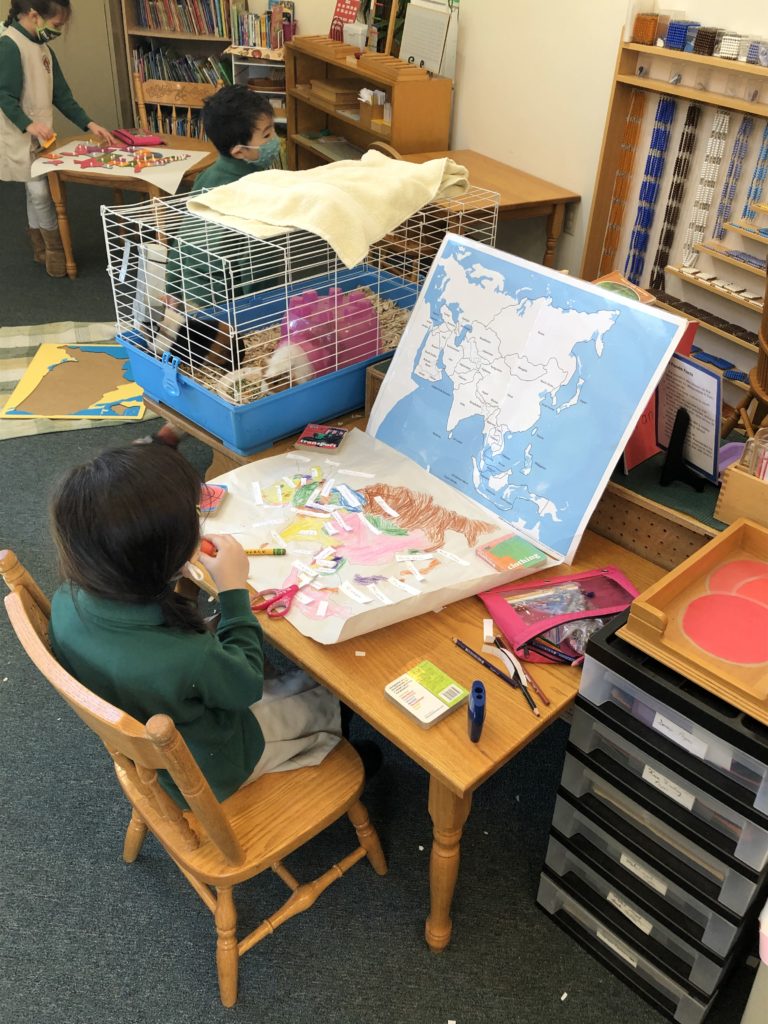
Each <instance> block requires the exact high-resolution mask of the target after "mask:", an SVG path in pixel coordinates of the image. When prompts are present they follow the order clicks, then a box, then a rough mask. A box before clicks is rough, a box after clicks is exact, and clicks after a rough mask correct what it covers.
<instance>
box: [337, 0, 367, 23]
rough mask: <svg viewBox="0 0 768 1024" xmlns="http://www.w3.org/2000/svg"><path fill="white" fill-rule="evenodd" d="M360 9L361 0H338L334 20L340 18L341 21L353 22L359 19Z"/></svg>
mask: <svg viewBox="0 0 768 1024" xmlns="http://www.w3.org/2000/svg"><path fill="white" fill-rule="evenodd" d="M359 10H360V0H336V10H335V11H334V12H333V21H335V20H336V19H337V18H338V19H339V21H343V22H346V23H347V24H351V23H352V22H353V21H357V15H358V12H359Z"/></svg>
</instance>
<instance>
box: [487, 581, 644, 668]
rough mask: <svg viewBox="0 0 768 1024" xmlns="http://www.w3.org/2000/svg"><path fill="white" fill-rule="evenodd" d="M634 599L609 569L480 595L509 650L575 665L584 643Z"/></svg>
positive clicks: (626, 585) (528, 657) (634, 593)
mask: <svg viewBox="0 0 768 1024" xmlns="http://www.w3.org/2000/svg"><path fill="white" fill-rule="evenodd" d="M636 597H637V590H635V588H634V587H633V586H632V584H631V583H630V581H629V580H628V579H627V577H626V576H625V575H624V574H623V573H622V572H620V571H619V570H618V569H617V568H615V567H614V566H612V565H609V566H606V567H605V568H604V569H591V570H590V571H589V572H581V573H576V574H575V575H573V576H558V577H557V578H550V579H542V578H541V577H538V578H537V579H536V581H535V582H528V583H511V584H507V585H503V586H500V587H495V588H494V589H493V590H487V591H486V592H485V593H484V594H480V599H481V600H482V601H483V603H484V604H485V606H486V608H487V609H488V611H489V613H490V615H491V617H492V618H493V621H494V622H495V623H496V625H497V626H498V628H499V629H500V630H501V632H502V633H503V634H504V638H505V639H506V641H507V644H508V645H509V647H510V648H511V649H512V650H513V651H514V653H515V654H516V655H517V656H518V657H519V658H522V659H523V660H525V661H538V662H546V663H547V664H563V665H579V664H581V662H582V660H583V658H584V648H585V647H586V644H587V640H588V639H589V637H590V636H591V635H592V633H594V632H595V631H596V630H598V629H600V628H601V627H602V626H603V625H604V624H605V623H606V622H607V621H608V619H610V618H611V617H612V616H613V615H618V614H619V612H623V611H624V610H625V609H626V608H628V607H629V605H630V604H631V603H632V601H633V600H634V598H636Z"/></svg>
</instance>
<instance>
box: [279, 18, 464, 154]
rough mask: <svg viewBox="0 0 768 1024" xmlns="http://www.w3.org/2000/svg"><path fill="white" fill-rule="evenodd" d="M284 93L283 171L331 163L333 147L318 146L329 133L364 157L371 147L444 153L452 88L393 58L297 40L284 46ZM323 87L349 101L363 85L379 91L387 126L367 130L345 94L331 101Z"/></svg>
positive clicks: (319, 40)
mask: <svg viewBox="0 0 768 1024" xmlns="http://www.w3.org/2000/svg"><path fill="white" fill-rule="evenodd" d="M285 66H286V88H287V94H288V101H287V112H288V166H289V167H290V168H291V169H292V170H307V169H308V168H310V167H317V166H318V165H319V164H322V163H328V162H331V161H333V160H334V159H338V157H337V156H335V155H334V152H333V149H332V148H331V147H328V146H323V145H322V142H321V144H320V145H318V140H322V139H323V138H324V137H328V136H329V135H330V136H331V137H332V138H334V139H337V138H338V140H340V141H343V142H345V143H347V144H348V145H349V146H350V147H354V148H356V149H358V150H359V151H361V152H363V151H365V150H367V149H368V148H369V147H370V145H371V144H372V143H373V142H383V143H387V144H388V145H389V146H391V147H393V148H394V149H396V150H397V151H398V152H399V153H401V154H403V155H406V154H408V153H424V152H433V151H436V150H444V149H448V139H449V135H450V121H451V100H452V92H453V83H452V82H451V80H450V79H448V78H439V77H437V76H430V75H429V74H428V73H427V72H426V71H424V70H423V69H421V68H416V67H413V66H412V65H409V64H406V63H405V62H404V61H401V60H398V59H397V58H395V57H389V56H386V55H384V54H380V53H370V52H364V53H363V54H362V56H359V55H358V56H356V50H355V47H353V46H348V45H346V44H344V43H338V42H334V41H332V40H330V39H328V38H326V37H325V36H299V37H298V38H296V39H294V40H293V41H292V42H290V43H288V44H287V45H286V47H285ZM313 81H314V82H318V83H320V84H321V85H322V84H323V83H328V85H329V86H331V87H332V88H331V91H332V89H333V88H336V89H339V90H340V91H341V90H342V87H343V86H344V85H345V84H346V83H349V89H348V93H349V94H350V96H351V95H352V94H355V95H356V93H357V92H358V90H359V89H360V88H362V87H366V88H368V89H374V90H381V91H383V92H384V94H385V96H386V100H387V103H388V104H389V105H390V107H391V120H389V121H385V120H383V119H379V120H373V121H370V122H369V123H368V124H366V122H365V120H364V119H363V118H361V116H360V107H359V105H358V104H357V103H356V102H353V101H352V100H350V98H349V96H347V97H346V98H345V99H344V101H343V102H335V101H334V99H333V98H332V96H330V93H329V90H328V89H327V88H324V89H322V91H321V90H320V89H317V88H314V87H313V85H312V83H313Z"/></svg>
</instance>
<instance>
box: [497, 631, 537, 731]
mask: <svg viewBox="0 0 768 1024" xmlns="http://www.w3.org/2000/svg"><path fill="white" fill-rule="evenodd" d="M493 642H494V644H495V645H496V647H498V649H499V651H500V652H501V656H502V658H503V659H504V660H505V661H506V662H507V664H508V665H509V666H510V667H511V668H513V669H514V671H515V673H516V675H517V678H518V679H519V681H520V689H521V690H522V692H523V696H524V697H525V700H526V703H527V704H528V707H529V708H530V709H531V711H532V712H533V713H534V715H536V717H537V718H541V712H540V711H539V709H538V708H537V707H536V701H535V700H534V699H533V697H532V696H531V693H530V690H529V689H528V678H529V677H528V674H527V672H526V671H525V669H524V668H523V666H522V665H521V664H520V662H519V661H518V660H517V658H516V657H515V656H514V654H513V653H512V652H511V651H510V650H509V649H508V648H506V647H505V646H504V644H503V643H502V642H501V640H500V639H499V638H498V637H497V636H496V637H494V638H493Z"/></svg>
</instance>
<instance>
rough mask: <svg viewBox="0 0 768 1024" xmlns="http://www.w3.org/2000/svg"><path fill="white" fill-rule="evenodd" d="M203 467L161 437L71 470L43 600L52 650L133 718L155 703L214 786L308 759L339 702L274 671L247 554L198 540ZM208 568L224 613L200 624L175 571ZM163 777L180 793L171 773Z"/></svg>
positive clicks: (334, 735)
mask: <svg viewBox="0 0 768 1024" xmlns="http://www.w3.org/2000/svg"><path fill="white" fill-rule="evenodd" d="M200 484H201V482H200V478H199V477H198V475H197V473H196V472H195V470H194V469H193V468H192V466H191V465H190V464H189V463H188V462H187V461H186V460H185V459H184V458H183V457H182V456H181V455H179V454H178V453H177V452H175V451H173V450H172V449H171V448H168V447H166V446H165V445H147V446H139V447H136V446H129V447H127V448H120V449H116V450H114V451H107V452H104V453H103V454H101V455H99V456H97V457H96V458H95V459H92V460H91V461H90V462H88V463H86V464H85V465H82V466H78V467H76V468H75V469H73V470H71V471H70V473H69V474H68V475H67V476H66V478H65V479H64V481H63V482H62V483H61V485H60V486H59V489H58V491H57V493H56V495H55V496H54V499H53V503H52V522H53V533H54V538H55V540H56V544H57V547H58V551H59V560H60V566H61V570H62V574H63V576H64V580H65V582H64V583H63V585H62V586H61V587H59V589H58V590H57V591H56V593H55V595H54V598H53V602H52V607H51V623H50V641H51V646H52V650H53V653H54V655H55V656H56V658H57V659H58V660H59V661H60V662H61V664H62V665H63V666H64V667H65V668H66V669H67V670H68V671H70V672H71V673H72V674H73V675H74V676H75V677H76V678H77V679H78V680H79V681H80V682H82V683H83V684H84V685H85V686H87V687H88V688H89V689H91V690H93V692H94V693H96V694H98V695H99V696H100V697H102V698H103V699H104V700H107V701H109V703H110V704H114V705H115V706H117V707H119V708H121V709H122V710H123V711H126V712H127V713H128V714H130V715H132V716H133V717H134V718H137V719H138V720H139V721H141V722H146V721H147V720H148V719H149V718H151V717H152V715H156V714H166V715H169V716H170V717H171V718H172V719H173V721H174V722H175V724H176V726H177V728H178V729H179V732H180V733H181V734H182V736H183V737H184V739H185V741H186V742H187V745H188V746H189V749H190V751H191V753H192V756H193V757H194V758H195V760H196V761H197V763H198V765H199V766H200V768H201V770H202V772H203V774H204V775H205V777H206V778H207V780H208V782H209V784H210V786H211V789H212V790H213V792H214V793H215V795H216V796H217V798H218V799H219V800H223V799H225V798H226V797H228V796H229V795H230V794H231V793H233V792H234V791H235V790H236V789H238V788H239V787H240V786H242V785H244V784H245V783H246V782H250V781H251V780H252V779H255V778H257V777H258V776H259V775H262V774H264V773H266V772H272V771H288V770H290V769H293V768H301V767H305V766H307V765H315V764H319V763H320V762H321V761H322V760H323V758H324V757H325V756H326V755H327V754H328V753H329V752H330V751H331V750H332V749H333V747H335V746H336V744H337V742H338V740H339V736H340V735H341V724H340V716H339V702H338V701H337V700H336V698H335V697H333V696H332V695H331V694H330V693H329V692H328V691H327V690H325V689H323V688H322V687H320V686H318V685H317V684H316V683H314V682H313V681H312V680H311V679H310V678H309V677H308V676H307V675H306V673H304V672H302V671H300V670H298V669H296V670H295V671H291V672H288V673H286V674H284V675H282V676H279V677H275V676H274V674H273V672H272V670H271V668H270V667H269V666H268V664H267V663H265V658H264V652H263V649H262V631H261V626H260V625H259V623H258V621H257V620H256V618H255V616H254V615H253V612H252V611H251V607H250V597H249V593H248V586H247V577H248V558H247V556H246V554H245V552H244V551H243V548H242V547H241V546H240V544H239V543H238V542H237V541H236V540H235V539H234V537H231V536H225V535H210V536H211V539H212V540H213V542H214V544H215V546H216V548H217V553H216V555H215V556H212V557H209V556H208V555H205V554H202V553H201V552H200V550H199V548H200V525H199V520H198V512H197V505H198V503H199V500H200ZM191 559H199V561H200V562H201V563H202V564H203V565H204V566H205V567H206V568H207V569H208V571H209V572H210V574H211V576H212V578H213V580H214V582H215V584H216V586H217V589H218V591H219V602H220V608H221V619H220V621H219V624H218V627H217V630H216V633H215V634H214V633H212V632H209V630H208V629H207V628H206V626H205V624H204V622H203V620H202V618H201V616H200V614H199V612H198V610H197V606H196V604H194V603H191V602H190V601H189V600H187V599H185V598H183V597H182V596H180V595H179V594H178V593H176V591H175V588H174V584H175V581H177V580H178V579H179V578H180V577H181V576H183V575H185V574H186V572H187V565H188V562H189V561H190V560H191ZM161 781H162V784H163V786H164V787H165V788H166V790H167V791H168V792H169V793H170V794H171V795H172V796H173V797H174V799H175V800H177V801H178V802H179V803H183V799H182V797H181V794H180V793H179V791H178V789H177V788H176V786H175V785H174V783H173V781H172V780H171V779H170V777H168V776H165V775H164V776H163V777H162V779H161Z"/></svg>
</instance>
